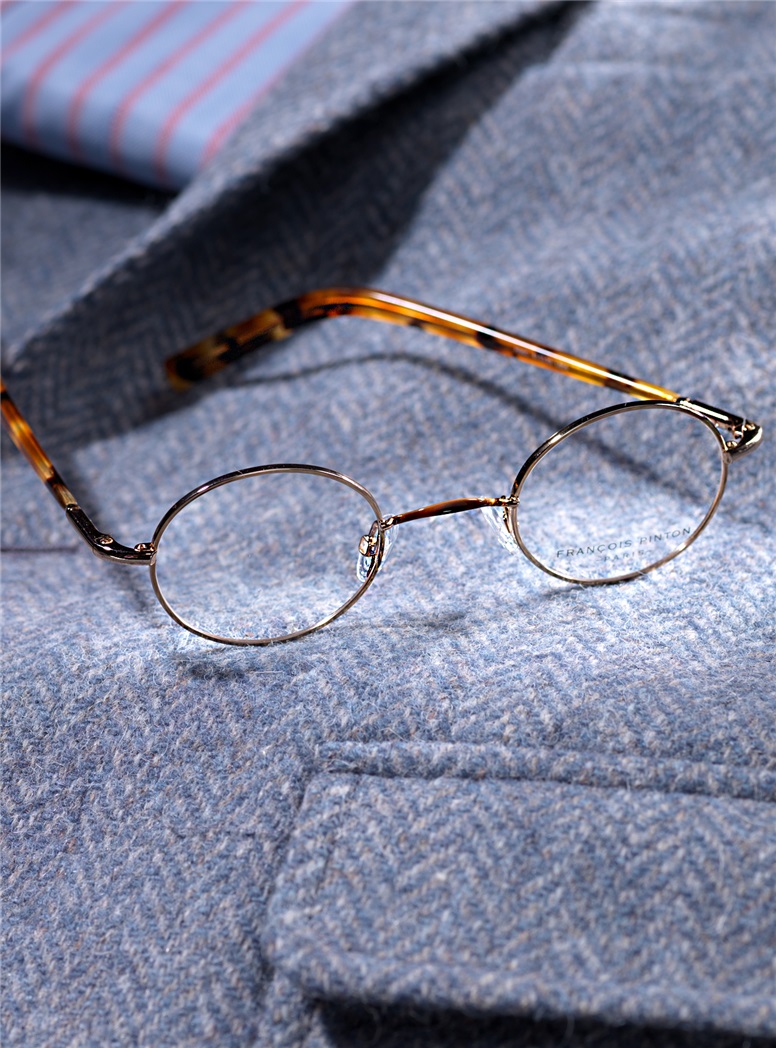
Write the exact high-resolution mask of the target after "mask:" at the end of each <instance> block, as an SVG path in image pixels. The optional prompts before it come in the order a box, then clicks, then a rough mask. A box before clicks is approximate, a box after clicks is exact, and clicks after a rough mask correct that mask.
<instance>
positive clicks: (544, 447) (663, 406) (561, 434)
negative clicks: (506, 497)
mask: <svg viewBox="0 0 776 1048" xmlns="http://www.w3.org/2000/svg"><path fill="white" fill-rule="evenodd" d="M655 409H657V410H659V411H679V412H681V413H682V414H685V415H689V416H690V417H691V418H696V419H698V420H699V421H700V422H702V423H703V425H704V426H706V428H707V429H708V430H710V431H711V433H713V435H714V438H715V440H716V442H717V446H718V449H719V452H720V477H719V484H718V486H717V491H716V494H715V496H714V498H713V499H712V502H711V505H710V506H709V508H708V510H707V511H706V514H705V516H704V517H703V519H702V520H701V522H700V524H699V525H698V526H697V527H696V528H695V530H694V531H693V532H692V534H691V535H689V536H688V538H687V539H686V540H685V541H684V542H682V543H681V544H680V545H679V546H678V547H677V548H676V549H675V550H672V551H671V552H670V553H668V554H666V556H664V557H661V559H660V560H656V561H655V562H654V563H653V564H650V565H648V566H647V567H645V568H640V569H639V570H638V571H629V572H627V573H626V574H624V575H615V576H612V578H606V579H579V578H576V577H575V576H573V575H564V574H563V573H561V572H559V571H554V570H553V569H552V568H550V567H548V566H547V565H546V564H543V563H542V562H541V561H540V560H538V559H537V558H536V557H535V556H534V555H533V554H532V553H531V551H530V550H529V549H528V548H527V547H526V545H525V543H524V542H523V539H522V536H521V534H520V521H519V517H520V492H521V491H522V489H523V485H524V484H525V482H526V480H527V479H528V477H529V476H530V474H531V473H532V472H533V469H534V467H535V466H536V465H538V463H539V462H540V461H541V460H542V459H543V458H544V457H545V456H546V455H547V454H548V453H549V452H550V451H552V450H553V448H555V447H556V446H557V445H558V444H560V443H562V442H563V441H564V440H565V439H566V438H567V437H570V436H572V435H573V434H574V433H578V432H579V431H580V430H583V429H586V428H587V427H588V426H590V425H593V424H594V423H595V422H598V421H599V420H600V419H602V418H608V417H610V416H613V415H620V414H624V413H626V412H630V411H642V410H655ZM729 461H730V451H729V450H728V448H727V445H726V443H725V439H724V437H723V436H722V434H721V433H720V432H719V430H718V429H717V427H716V426H715V425H714V423H713V422H711V421H710V420H709V419H707V418H705V417H704V416H703V415H702V414H701V413H700V412H699V411H694V410H693V409H692V408H691V407H689V406H688V405H687V404H685V403H674V404H669V403H665V402H662V401H657V400H634V401H628V403H626V404H615V405H612V406H610V407H608V408H601V409H599V410H598V411H592V412H590V413H589V414H587V415H583V416H582V417H581V418H578V419H576V421H574V422H570V423H569V424H568V425H566V426H564V427H563V428H562V429H559V430H558V431H557V432H556V433H553V434H552V436H551V437H548V439H547V440H545V441H544V443H543V444H540V445H539V447H538V448H537V449H536V450H535V451H534V452H532V453H531V454H530V455H529V456H528V458H527V459H526V460H525V462H524V463H523V465H522V466H521V467H520V470H519V471H518V473H517V476H516V477H515V480H514V483H513V485H512V491H511V495H510V497H511V498H513V499H514V502H513V503H512V504H510V505H509V506H507V507H506V513H505V517H506V522H507V527H508V529H509V531H510V533H511V535H512V537H513V538H514V540H515V542H516V543H517V545H518V546H519V547H520V550H521V551H522V552H523V553H524V554H525V556H526V557H527V558H528V560H529V561H530V562H531V563H532V564H534V565H535V566H536V567H537V568H540V569H541V570H542V571H543V572H545V574H547V575H551V576H552V577H553V578H556V579H561V580H562V581H563V582H571V583H574V584H575V585H578V586H608V585H611V584H612V583H615V582H627V581H628V580H629V579H637V578H643V577H644V576H645V575H647V574H649V573H650V572H652V571H654V570H655V569H656V568H659V567H661V566H662V565H663V564H667V563H668V561H670V560H673V559H674V558H675V557H678V556H679V554H680V553H683V552H684V551H685V550H686V549H687V548H688V546H691V545H692V543H693V542H695V540H696V539H697V538H698V536H699V535H700V534H701V533H702V532H703V531H704V530H705V529H706V527H707V525H708V524H709V521H710V520H711V518H712V517H713V516H714V514H715V513H716V510H717V507H718V506H719V503H720V501H721V499H722V496H723V494H724V492H725V487H726V485H727V476H728V464H729Z"/></svg>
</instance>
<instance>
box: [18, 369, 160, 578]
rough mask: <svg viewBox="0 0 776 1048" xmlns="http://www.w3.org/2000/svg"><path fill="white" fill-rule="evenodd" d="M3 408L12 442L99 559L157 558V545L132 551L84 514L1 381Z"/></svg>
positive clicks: (133, 560)
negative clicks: (155, 550) (155, 547)
mask: <svg viewBox="0 0 776 1048" xmlns="http://www.w3.org/2000/svg"><path fill="white" fill-rule="evenodd" d="M0 407H1V408H2V415H3V423H4V424H5V428H6V429H7V430H8V432H9V434H10V436H11V440H12V441H13V442H14V444H15V445H16V447H17V448H18V449H19V451H21V453H22V454H23V455H24V457H25V458H26V459H27V461H28V462H29V463H30V465H31V466H32V468H33V469H34V470H35V472H36V473H37V474H38V476H39V477H40V479H41V480H42V481H43V483H44V484H45V485H46V487H47V488H48V489H49V491H50V492H51V494H52V495H53V496H54V498H55V499H56V500H57V502H58V503H59V505H60V506H61V507H62V509H64V511H65V513H66V514H67V516H68V518H69V520H70V522H71V524H73V526H74V527H75V529H76V531H77V532H78V533H79V535H80V536H81V538H82V539H84V541H85V542H86V543H88V545H89V546H90V547H91V549H92V551H93V552H94V553H96V554H97V555H98V556H99V557H104V558H107V559H108V560H120V561H124V562H125V563H130V564H147V563H148V562H149V561H150V560H151V559H152V557H153V546H152V545H151V544H150V543H147V542H140V543H138V545H137V546H135V547H134V548H132V549H130V548H129V547H128V546H122V544H121V543H120V542H116V540H115V539H114V538H113V537H112V536H111V535H105V534H104V533H103V532H101V531H100V529H99V528H98V527H96V525H95V524H94V523H93V522H92V521H91V520H90V519H89V517H88V516H87V515H86V513H84V511H83V510H82V509H81V507H80V506H79V505H78V502H77V501H76V499H75V496H74V495H73V493H72V491H71V490H70V488H68V486H67V484H65V482H64V480H63V479H62V477H61V475H60V473H59V470H58V469H57V468H56V466H55V465H54V463H53V462H52V461H51V459H50V458H49V457H48V455H47V454H46V452H45V451H44V450H43V448H42V447H41V445H40V443H39V441H38V438H37V437H36V436H35V434H34V433H33V432H32V428H31V427H30V425H29V423H28V422H27V419H26V418H25V417H24V416H23V415H22V413H21V411H19V409H18V408H17V406H16V404H14V402H13V400H12V399H11V395H10V393H9V392H8V390H7V389H6V388H5V383H4V382H2V381H0Z"/></svg>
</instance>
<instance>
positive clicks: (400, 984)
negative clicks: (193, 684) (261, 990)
mask: <svg viewBox="0 0 776 1048" xmlns="http://www.w3.org/2000/svg"><path fill="white" fill-rule="evenodd" d="M461 749H462V751H463V753H464V757H463V759H460V754H459V759H457V761H456V762H455V770H454V772H453V773H452V774H450V773H447V774H441V775H437V777H424V776H423V775H422V773H421V774H417V775H410V774H400V775H396V774H393V773H389V774H374V773H364V772H363V771H348V772H346V773H337V772H332V773H323V774H320V775H318V776H317V777H316V778H315V779H314V780H313V781H312V782H311V783H310V785H309V787H308V790H307V794H306V797H305V801H304V804H303V806H302V809H301V811H300V813H299V817H298V822H297V825H296V830H295V833H294V837H293V840H292V844H291V847H290V850H289V853H288V857H287V862H286V866H285V869H284V872H283V875H282V876H281V878H280V881H279V883H278V888H277V892H276V895H275V897H274V899H273V902H272V906H271V910H270V921H269V930H268V934H267V939H266V945H267V948H268V951H269V956H270V958H271V959H272V961H273V962H274V963H275V964H276V965H277V966H278V968H280V969H281V970H282V971H283V972H284V973H285V974H286V975H288V976H291V977H292V978H293V979H294V981H296V982H297V983H298V984H299V985H300V986H301V988H302V989H303V991H304V992H305V993H306V994H308V995H310V996H312V997H320V998H326V999H331V1000H337V1001H349V1002H353V1003H358V1004H372V1005H384V1004H394V1005H402V1006H405V1007H422V1008H439V1009H456V1010H461V1011H465V1012H468V1013H477V1014H483V1015H485V1014H487V1015H533V1016H561V1015H562V1016H578V1017H583V1016H590V1017H596V1018H599V1019H601V1020H604V1021H607V1022H616V1023H623V1022H637V1023H646V1024H654V1023H657V1024H662V1023H672V1024H676V1023H679V1024H681V1025H689V1026H694V1027H703V1028H707V1029H718V1030H735V1031H738V1032H742V1033H748V1034H768V1033H770V1034H773V1033H776V873H775V872H774V871H776V809H774V805H773V804H771V803H764V802H762V801H760V800H754V799H745V798H742V797H741V796H738V797H734V796H730V795H717V796H712V795H709V794H708V793H693V792H671V791H668V790H666V788H665V786H666V783H665V781H664V783H663V788H662V789H660V788H651V789H650V788H644V787H643V786H642V787H641V788H635V789H634V788H632V785H631V784H629V783H628V782H627V781H626V779H625V777H624V774H623V776H621V779H622V781H621V782H620V784H619V785H617V784H616V782H617V777H616V775H609V776H608V784H607V785H590V784H585V783H582V782H574V781H568V778H569V777H567V781H560V780H559V779H557V778H555V779H553V778H530V777H520V775H519V774H518V775H513V776H509V775H504V774H502V775H501V776H500V777H485V778H478V777H476V775H475V776H474V777H472V776H470V775H468V774H467V766H466V765H467V762H466V759H465V749H466V748H465V747H463V748H461ZM479 763H480V757H477V759H476V760H474V761H473V764H472V767H474V766H475V765H476V766H479ZM370 771H371V772H373V771H374V769H373V768H372V769H370ZM502 772H503V769H502ZM570 778H572V779H573V776H571V777H570Z"/></svg>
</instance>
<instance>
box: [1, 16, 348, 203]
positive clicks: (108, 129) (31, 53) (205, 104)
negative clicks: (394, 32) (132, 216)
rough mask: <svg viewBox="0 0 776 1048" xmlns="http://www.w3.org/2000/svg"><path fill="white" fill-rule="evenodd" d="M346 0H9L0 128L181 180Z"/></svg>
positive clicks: (118, 169) (58, 150) (70, 156)
mask: <svg viewBox="0 0 776 1048" xmlns="http://www.w3.org/2000/svg"><path fill="white" fill-rule="evenodd" d="M350 2H352V0H7V2H5V3H3V4H2V8H1V9H0V10H1V14H2V43H1V44H0V64H1V65H2V131H3V137H4V138H6V139H8V140H10V141H12V142H16V143H17V144H19V145H22V146H25V147H27V148H29V149H36V150H40V151H41V152H45V153H49V154H51V155H54V156H57V157H61V158H63V159H65V160H71V161H76V162H79V163H84V164H89V165H92V166H94V167H98V168H102V169H104V170H108V171H112V172H114V173H116V174H120V175H124V176H126V177H128V178H134V179H137V180H138V181H142V182H146V183H149V184H151V185H155V186H161V187H163V188H167V189H172V188H180V187H181V186H183V185H185V184H186V182H188V181H189V179H191V178H192V176H193V175H194V174H195V173H196V172H197V171H198V170H199V169H200V168H201V167H202V166H203V165H204V164H205V163H207V161H208V160H209V159H210V158H211V157H212V156H214V155H215V153H216V152H217V151H218V149H219V147H220V146H221V145H222V143H223V142H224V140H225V139H226V138H227V136H228V135H229V133H230V132H231V131H232V130H233V129H234V128H235V127H237V126H238V124H239V123H240V122H241V120H242V119H243V118H244V117H245V116H246V115H247V114H248V112H249V111H250V109H251V108H252V107H253V106H254V105H255V104H256V103H257V102H258V101H259V99H260V98H261V96H262V95H263V94H264V93H265V92H267V91H268V90H269V88H270V87H271V86H272V85H273V84H274V83H275V82H276V81H277V80H278V79H279V78H280V77H281V76H282V75H283V74H284V73H285V72H286V71H287V70H288V69H289V68H290V66H291V65H292V64H293V62H294V61H296V60H298V59H299V58H300V56H301V55H302V54H303V53H304V52H305V51H306V49H307V48H308V47H309V46H310V45H311V44H312V42H313V41H314V40H315V39H316V38H317V37H318V36H319V34H320V33H322V32H323V31H324V30H325V29H326V28H327V27H328V26H330V25H331V24H332V23H333V22H334V20H335V19H336V18H338V17H339V16H340V15H341V14H342V12H343V11H344V10H345V8H347V7H348V6H349V4H350Z"/></svg>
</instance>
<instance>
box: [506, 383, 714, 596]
mask: <svg viewBox="0 0 776 1048" xmlns="http://www.w3.org/2000/svg"><path fill="white" fill-rule="evenodd" d="M724 477H725V472H724V463H723V459H722V448H721V445H720V440H719V438H718V436H717V435H716V433H715V431H714V430H712V428H711V427H710V426H707V425H706V424H705V423H704V422H703V421H702V420H701V419H698V418H697V417H696V416H694V415H692V414H691V413H690V412H687V411H681V410H674V409H664V408H657V407H654V406H652V405H647V404H645V405H639V406H637V408H636V409H634V410H625V411H621V412H619V413H617V414H612V415H606V416H603V417H602V418H600V419H598V420H596V421H595V422H593V423H591V424H590V425H588V426H585V427H584V428H580V429H578V430H576V431H574V432H572V433H571V434H570V435H569V436H567V437H565V439H563V440H561V441H560V442H559V443H558V444H557V445H555V446H554V447H552V448H551V449H550V450H549V451H548V452H547V454H545V455H544V457H542V458H540V459H539V460H538V461H537V462H536V464H535V465H534V467H533V469H532V470H531V471H530V472H529V473H528V475H527V477H526V478H525V479H524V482H523V484H522V487H521V489H520V492H519V504H518V506H517V509H516V511H515V515H516V519H517V530H518V532H519V535H520V540H521V542H522V544H523V546H524V547H525V549H526V550H527V551H528V552H529V553H530V555H531V556H532V557H533V558H534V559H535V560H536V561H537V562H538V563H539V564H540V566H542V567H544V568H545V569H546V570H548V571H550V572H552V573H553V574H557V575H560V576H562V577H564V578H568V579H572V580H574V581H580V582H592V581H597V582H603V581H607V580H613V579H616V578H622V577H623V576H629V575H632V574H636V573H639V572H643V571H647V570H649V569H650V568H652V567H654V566H656V565H657V564H659V563H661V562H662V561H664V560H666V559H667V558H669V557H671V556H672V555H675V554H676V553H677V552H678V551H679V550H681V549H682V548H683V547H684V546H686V545H687V544H688V542H690V541H692V539H693V538H694V536H695V535H696V534H697V532H698V530H699V529H700V528H701V527H702V526H703V524H704V523H705V521H706V519H707V517H708V515H709V513H710V512H711V510H712V509H713V507H714V504H715V500H716V499H717V497H718V495H719V494H720V493H721V488H722V486H723V485H724Z"/></svg>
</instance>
